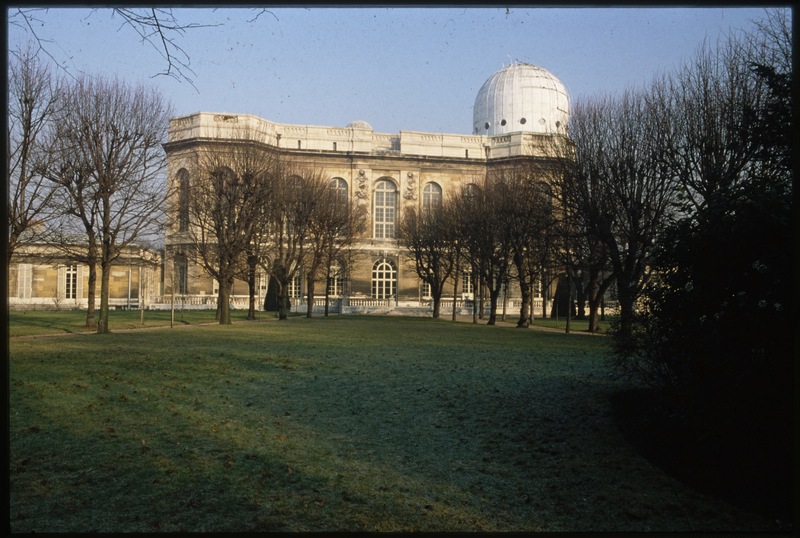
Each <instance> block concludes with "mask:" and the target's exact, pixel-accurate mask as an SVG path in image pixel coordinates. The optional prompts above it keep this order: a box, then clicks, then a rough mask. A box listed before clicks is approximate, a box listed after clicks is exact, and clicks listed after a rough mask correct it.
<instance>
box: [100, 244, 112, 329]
mask: <svg viewBox="0 0 800 538" xmlns="http://www.w3.org/2000/svg"><path fill="white" fill-rule="evenodd" d="M104 258H105V255H104ZM100 271H101V273H100V319H99V320H98V322H97V334H107V333H109V332H110V331H109V330H108V290H109V285H110V283H111V264H110V263H109V262H108V261H106V260H105V259H103V260H102V261H101V262H100Z"/></svg>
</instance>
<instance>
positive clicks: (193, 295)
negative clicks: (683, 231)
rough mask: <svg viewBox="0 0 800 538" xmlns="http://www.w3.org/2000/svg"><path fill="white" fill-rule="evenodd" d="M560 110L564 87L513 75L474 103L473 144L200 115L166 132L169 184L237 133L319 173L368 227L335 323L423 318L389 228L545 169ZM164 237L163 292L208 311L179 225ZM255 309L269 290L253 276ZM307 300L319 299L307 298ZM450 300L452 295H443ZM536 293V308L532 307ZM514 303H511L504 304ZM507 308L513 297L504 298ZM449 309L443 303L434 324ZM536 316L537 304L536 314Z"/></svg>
mask: <svg viewBox="0 0 800 538" xmlns="http://www.w3.org/2000/svg"><path fill="white" fill-rule="evenodd" d="M568 114H569V98H568V94H567V91H566V89H565V87H564V85H563V84H562V83H561V82H560V81H559V80H558V79H557V78H556V77H555V76H553V75H552V74H551V73H549V72H548V71H546V70H545V69H542V68H540V67H537V66H534V65H530V64H525V63H513V64H511V65H509V66H507V67H504V68H502V69H501V70H499V71H498V72H496V73H495V74H494V75H492V76H491V77H489V79H488V80H486V82H485V83H484V84H483V86H482V87H481V88H480V91H479V92H478V95H477V97H476V99H475V104H474V109H473V121H472V129H471V131H472V132H471V134H447V133H426V132H417V131H400V132H399V133H378V132H375V131H374V130H373V128H372V127H371V126H370V124H369V123H367V122H366V121H353V122H352V123H350V124H348V125H346V126H344V127H333V126H317V125H293V124H284V123H275V122H271V121H269V120H266V119H263V118H259V117H255V116H252V115H248V114H230V113H213V112H198V113H195V114H190V115H187V116H181V117H176V118H173V119H172V120H171V121H170V125H169V140H168V142H167V143H166V144H165V145H164V147H165V150H166V152H167V162H168V166H167V178H168V181H169V182H172V187H173V188H174V189H175V190H176V191H179V190H180V188H182V187H181V183H182V182H183V187H185V186H186V185H191V184H192V181H195V180H196V177H197V172H196V171H195V170H194V169H193V163H195V162H197V156H198V153H199V152H202V151H203V148H204V146H205V145H207V144H209V143H211V142H217V141H220V140H225V139H231V140H239V139H241V137H242V133H246V135H245V136H246V137H248V138H250V139H252V141H253V142H254V143H256V144H262V145H264V146H265V147H267V148H269V149H271V150H272V151H275V152H278V153H279V155H280V156H281V159H285V160H286V161H290V162H292V163H295V164H297V165H299V166H302V167H308V168H312V169H315V170H323V171H324V173H325V175H326V176H327V177H328V178H330V180H331V181H332V182H334V184H335V185H336V187H337V188H340V189H342V190H343V191H345V192H346V193H347V196H348V198H349V200H351V201H352V202H354V203H357V204H360V205H361V206H362V207H364V208H365V210H366V213H367V214H368V215H369V220H368V222H369V224H368V231H367V233H366V234H364V236H363V237H361V238H359V241H358V242H357V244H356V245H354V246H353V247H352V248H351V250H350V252H349V255H348V256H347V261H346V262H345V261H343V262H342V263H343V264H346V265H347V266H346V267H343V268H341V269H343V271H342V272H341V278H337V279H335V280H334V281H332V282H331V283H330V284H329V291H330V294H331V296H332V297H334V298H336V300H337V307H338V308H339V311H341V312H348V311H370V310H372V311H375V310H378V311H381V310H382V311H388V310H391V309H393V308H395V309H396V308H398V307H399V308H402V307H406V308H409V307H412V306H413V307H420V306H422V307H424V306H425V304H426V297H427V295H428V294H427V290H426V286H425V285H424V284H423V283H422V282H421V280H420V279H419V277H418V276H417V275H416V273H415V272H414V266H413V263H409V262H410V260H409V259H408V256H407V254H406V253H405V252H404V251H403V249H401V248H399V247H398V244H397V241H396V239H395V228H396V225H397V223H398V219H399V218H400V216H401V215H402V214H403V210H404V208H406V207H409V206H415V207H417V208H419V209H422V207H423V206H424V205H425V204H427V203H431V202H432V201H434V200H436V199H437V198H438V199H442V198H443V197H447V196H450V195H451V194H452V193H456V192H458V191H459V190H460V189H462V188H463V187H464V186H466V185H468V184H469V183H472V182H475V181H477V180H479V179H480V178H483V177H485V176H486V174H487V173H489V172H491V170H492V168H493V167H497V166H502V165H504V164H505V165H507V164H508V163H510V162H514V161H515V160H520V159H544V158H546V151H545V150H544V149H545V148H547V147H550V145H551V142H552V139H553V137H556V136H561V137H563V136H565V135H566V126H567V121H568ZM177 220H178V219H175V221H176V224H175V226H174V227H171V228H169V229H168V230H167V233H166V236H165V263H164V267H165V275H164V286H165V289H164V292H165V295H166V294H170V293H172V291H173V290H174V291H175V292H176V294H177V295H178V296H179V297H180V301H182V303H184V304H185V305H187V306H188V305H197V306H206V305H211V304H215V301H216V294H217V284H216V282H215V281H214V280H213V279H212V278H211V277H209V276H208V275H206V274H204V272H203V270H202V269H201V268H200V267H199V266H197V265H193V264H192V262H191V256H187V255H186V250H187V249H189V248H191V247H190V245H188V244H185V243H184V242H183V241H182V240H181V234H180V233H179V230H178V228H177V226H178V224H177ZM258 281H259V285H258V290H259V294H260V298H259V300H260V301H263V298H264V295H265V294H266V292H267V287H268V278H266V275H263V274H262V275H259V277H258ZM458 286H459V289H460V290H461V293H460V296H459V298H458V299H459V300H458V301H456V303H457V304H456V305H455V307H456V308H463V306H464V305H461V304H458V303H459V302H460V300H466V299H471V298H472V297H473V293H474V291H475V290H474V289H473V286H472V282H471V281H470V278H469V275H465V276H464V277H463V278H461V282H459V283H458ZM317 288H318V290H317V295H323V294H324V292H321V291H319V286H318V287H317ZM451 289H452V288H451ZM542 291H543V290H541V289H539V290H538V300H539V301H541V300H542ZM303 293H304V288H303V282H302V279H301V277H300V275H298V276H297V278H296V282H295V283H294V285H293V286H292V290H291V295H292V296H293V297H294V298H295V300H293V305H294V306H296V305H298V303H301V302H302V301H301V300H300V298H301V297H302V296H303ZM232 295H233V305H234V306H241V307H244V306H245V305H246V300H247V285H246V283H245V282H241V281H237V282H235V283H234V287H233V293H232ZM510 295H513V292H512V293H511V294H510ZM509 299H510V300H513V296H510V297H509ZM452 303H453V300H452V299H450V302H449V303H448V302H447V301H445V302H443V308H442V312H445V311H447V309H448V308H450V307H452V306H453V305H452ZM539 308H541V303H539Z"/></svg>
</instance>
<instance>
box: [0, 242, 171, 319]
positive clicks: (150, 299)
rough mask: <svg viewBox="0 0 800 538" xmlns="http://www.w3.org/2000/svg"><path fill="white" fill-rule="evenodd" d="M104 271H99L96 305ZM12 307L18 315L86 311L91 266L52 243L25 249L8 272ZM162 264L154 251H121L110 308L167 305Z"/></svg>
mask: <svg viewBox="0 0 800 538" xmlns="http://www.w3.org/2000/svg"><path fill="white" fill-rule="evenodd" d="M101 271H102V270H101V269H100V266H99V265H97V285H96V293H97V297H96V304H97V305H99V301H100V278H101ZM8 273H9V275H8V276H9V282H8V303H9V308H12V309H15V310H36V309H42V310H44V309H47V310H52V309H65V310H66V309H86V308H87V306H88V301H89V266H88V265H86V264H85V263H82V262H80V261H76V256H73V255H70V253H69V252H67V251H66V250H65V249H63V248H58V247H56V246H55V245H53V244H50V243H47V242H31V243H25V244H23V245H22V246H20V248H18V249H17V250H15V252H14V256H13V258H12V260H11V263H10V264H9V268H8ZM161 274H162V258H161V254H160V253H159V252H157V251H154V250H152V249H148V248H144V247H140V246H138V245H131V246H128V247H125V248H124V249H123V250H122V253H121V255H120V257H119V258H118V259H117V261H116V263H115V264H114V265H113V266H112V268H111V274H110V275H109V306H110V307H111V308H119V309H138V308H151V307H155V305H157V304H159V303H161V302H162V300H163V299H162V293H161V292H162V281H161Z"/></svg>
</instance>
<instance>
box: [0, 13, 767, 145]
mask: <svg viewBox="0 0 800 538" xmlns="http://www.w3.org/2000/svg"><path fill="white" fill-rule="evenodd" d="M173 12H174V13H175V14H176V16H177V18H178V19H179V20H180V22H182V23H183V22H185V23H201V24H217V25H219V26H214V27H206V28H196V29H191V30H188V31H187V32H186V33H185V34H184V35H183V36H182V37H180V38H179V39H180V41H179V44H180V46H181V47H182V48H183V49H184V50H185V51H186V53H187V54H188V55H189V57H190V61H191V68H192V70H193V71H194V75H192V77H193V80H194V86H195V87H192V86H191V85H190V84H188V83H187V82H179V81H177V80H175V79H173V78H170V77H166V76H155V77H154V76H153V75H156V74H157V73H159V72H160V71H161V70H162V69H163V68H164V65H163V62H162V60H161V58H160V57H159V56H158V55H157V53H156V52H155V51H154V50H153V49H152V47H151V46H150V45H147V44H143V43H141V42H140V40H139V38H138V36H137V35H136V34H135V33H134V32H133V31H132V30H131V29H130V28H126V27H124V26H122V20H121V19H120V18H119V17H118V16H117V17H113V16H112V12H111V10H110V9H108V8H101V9H98V10H96V11H92V10H90V9H86V8H80V9H78V8H69V9H63V8H60V9H49V10H47V11H46V12H45V11H43V12H38V13H37V14H36V17H37V18H38V19H39V20H40V21H41V24H38V23H37V26H36V31H37V33H38V34H39V37H40V38H42V39H44V40H47V46H48V50H50V51H51V54H52V55H53V57H54V58H56V59H57V60H58V61H59V62H60V63H62V64H63V65H64V66H65V67H67V68H69V69H70V70H72V71H73V72H77V71H84V72H87V73H93V74H116V75H119V76H120V77H122V78H124V79H125V80H128V81H130V82H143V83H146V84H152V85H154V86H156V87H157V88H159V89H160V90H161V91H162V92H163V93H164V95H165V96H166V97H167V98H168V99H169V100H170V101H171V102H172V103H173V106H174V109H175V113H176V115H183V114H190V113H192V112H197V111H209V112H227V113H239V114H254V115H257V116H261V117H264V118H266V119H269V120H272V121H276V122H282V123H298V124H313V125H330V126H344V125H346V124H348V123H349V122H351V121H353V120H356V119H361V120H366V121H368V122H369V123H370V124H372V126H373V127H374V128H375V130H376V131H378V132H386V133H397V132H399V131H400V130H415V131H427V132H447V133H467V134H468V133H470V132H471V128H472V105H473V102H474V99H475V96H476V95H477V92H478V90H479V89H480V87H481V85H482V84H483V82H484V81H485V80H486V79H487V78H489V77H490V76H491V75H492V74H493V73H495V72H496V71H497V70H498V69H500V68H501V67H502V66H503V65H508V64H509V63H510V62H511V61H513V60H519V61H523V62H528V63H533V64H536V65H539V66H541V67H544V68H545V69H547V70H549V71H550V72H551V73H553V74H554V75H556V76H557V77H558V78H560V79H561V81H562V82H563V83H564V84H565V85H566V87H567V89H568V91H569V93H570V95H571V98H572V99H573V101H574V100H577V99H583V98H587V97H590V96H593V95H600V94H606V93H613V92H617V91H621V90H623V89H624V88H626V87H633V86H637V85H642V84H644V83H646V82H647V81H649V80H650V79H651V78H652V77H654V76H655V75H657V74H658V73H660V72H664V71H668V70H671V69H672V68H674V67H675V66H677V65H679V64H680V63H681V62H682V61H684V60H685V59H687V58H689V57H690V56H691V55H692V54H693V52H694V51H695V50H696V49H697V47H698V46H699V45H700V44H701V43H702V42H703V41H704V40H707V41H709V42H715V41H716V40H717V39H718V38H720V36H722V35H723V34H725V33H728V32H731V31H733V30H739V29H750V28H752V26H753V24H752V23H753V20H754V19H761V18H763V16H764V8H763V7H761V6H757V7H756V6H754V7H738V6H737V7H733V6H731V7H722V6H720V7H706V8H686V7H681V8H633V7H619V8H589V7H577V8H571V9H567V8H563V7H553V8H523V7H511V8H509V9H508V10H506V9H505V8H493V7H492V8H490V7H474V6H465V7H447V8H445V7H419V8H378V7H370V8H360V7H354V8H342V7H330V6H329V7H318V8H270V12H269V13H261V14H260V15H259V16H258V17H257V18H256V20H254V21H253V20H252V19H254V18H255V16H256V15H257V14H258V13H259V11H258V10H257V9H255V8H239V9H231V8H224V9H216V10H214V9H213V8H211V7H203V8H193V9H192V8H181V9H175V10H173ZM12 14H13V12H10V15H12ZM10 20H12V22H13V19H10ZM20 35H21V32H20V31H19V30H18V28H16V26H14V25H13V24H11V25H10V26H9V46H10V47H14V46H15V44H16V43H18V42H19V38H20Z"/></svg>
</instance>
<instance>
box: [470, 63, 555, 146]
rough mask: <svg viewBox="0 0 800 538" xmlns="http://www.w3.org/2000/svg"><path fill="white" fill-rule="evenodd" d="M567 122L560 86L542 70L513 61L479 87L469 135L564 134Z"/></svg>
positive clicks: (550, 74) (551, 76)
mask: <svg viewBox="0 0 800 538" xmlns="http://www.w3.org/2000/svg"><path fill="white" fill-rule="evenodd" d="M568 119H569V95H568V94H567V89H566V88H565V87H564V84H562V83H561V81H560V80H558V79H557V78H556V77H555V76H554V75H553V74H552V73H550V72H549V71H547V70H546V69H543V68H541V67H538V66H535V65H531V64H527V63H522V62H515V63H512V64H511V65H509V66H507V67H504V68H502V69H501V70H500V71H498V72H497V73H495V74H494V75H492V76H491V77H489V78H488V79H487V80H486V82H484V83H483V86H481V89H480V90H479V91H478V96H477V97H476V98H475V106H474V107H473V109H472V128H473V129H472V132H473V133H474V134H482V135H484V134H486V135H496V134H505V133H512V132H516V131H525V132H533V133H555V132H560V133H565V132H566V127H567V120H568Z"/></svg>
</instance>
